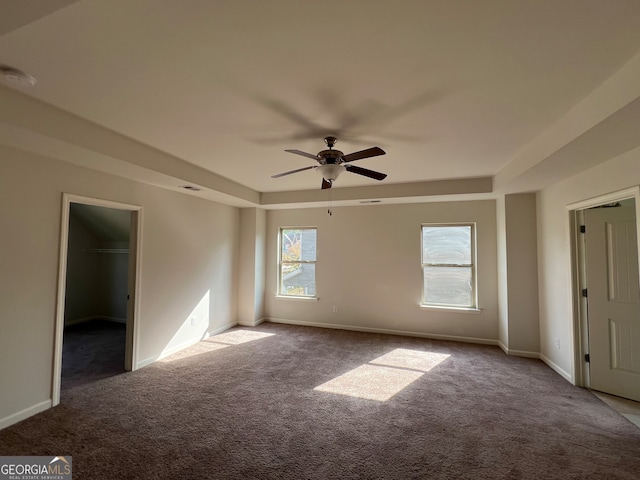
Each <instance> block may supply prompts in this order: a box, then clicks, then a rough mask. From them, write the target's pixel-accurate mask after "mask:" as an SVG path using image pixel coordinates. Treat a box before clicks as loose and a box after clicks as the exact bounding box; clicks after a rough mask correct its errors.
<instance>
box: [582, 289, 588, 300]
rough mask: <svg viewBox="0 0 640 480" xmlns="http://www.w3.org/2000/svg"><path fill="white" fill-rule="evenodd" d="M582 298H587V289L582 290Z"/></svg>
mask: <svg viewBox="0 0 640 480" xmlns="http://www.w3.org/2000/svg"><path fill="white" fill-rule="evenodd" d="M582 296H583V297H585V298H586V297H587V289H586V288H583V289H582Z"/></svg>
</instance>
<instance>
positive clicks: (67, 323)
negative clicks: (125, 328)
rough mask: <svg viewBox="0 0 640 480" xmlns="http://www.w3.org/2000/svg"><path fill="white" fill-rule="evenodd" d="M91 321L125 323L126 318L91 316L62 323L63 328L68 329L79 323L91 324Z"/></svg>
mask: <svg viewBox="0 0 640 480" xmlns="http://www.w3.org/2000/svg"><path fill="white" fill-rule="evenodd" d="M93 320H106V321H108V322H115V323H127V319H126V318H117V317H105V316H103V315H92V316H90V317H82V318H75V319H73V320H69V321H67V322H65V323H64V326H65V327H70V326H71V325H78V324H80V323H87V322H91V321H93Z"/></svg>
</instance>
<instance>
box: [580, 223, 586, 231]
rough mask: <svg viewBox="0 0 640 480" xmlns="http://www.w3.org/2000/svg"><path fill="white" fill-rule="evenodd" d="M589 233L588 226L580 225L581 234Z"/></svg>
mask: <svg viewBox="0 0 640 480" xmlns="http://www.w3.org/2000/svg"><path fill="white" fill-rule="evenodd" d="M586 231H587V226H586V225H580V233H586Z"/></svg>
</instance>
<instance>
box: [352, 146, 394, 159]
mask: <svg viewBox="0 0 640 480" xmlns="http://www.w3.org/2000/svg"><path fill="white" fill-rule="evenodd" d="M385 153H387V152H385V151H384V150H382V149H381V148H380V147H371V148H367V149H366V150H360V151H359V152H354V153H350V154H349V155H345V156H344V157H342V160H343V161H344V162H353V161H354V160H361V159H363V158H369V157H377V156H378V155H384V154H385Z"/></svg>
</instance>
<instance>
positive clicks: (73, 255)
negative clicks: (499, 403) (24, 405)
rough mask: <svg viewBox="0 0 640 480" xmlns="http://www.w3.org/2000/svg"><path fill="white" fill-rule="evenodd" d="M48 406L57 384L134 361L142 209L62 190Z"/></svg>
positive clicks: (87, 378)
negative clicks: (56, 296) (64, 192)
mask: <svg viewBox="0 0 640 480" xmlns="http://www.w3.org/2000/svg"><path fill="white" fill-rule="evenodd" d="M62 203H63V205H62V223H61V229H60V232H61V235H60V236H61V239H60V262H59V272H58V275H59V276H58V302H57V309H56V330H55V332H56V335H55V345H54V355H55V358H54V372H53V392H52V399H53V405H57V404H59V403H60V395H61V390H62V388H63V387H64V388H67V387H73V386H77V385H81V384H83V383H87V382H92V381H96V380H99V379H101V378H105V377H108V376H112V375H116V374H118V373H122V372H125V371H131V370H134V369H135V366H136V362H137V360H136V358H137V357H136V353H137V348H136V347H137V322H136V317H137V302H136V292H137V290H138V288H137V286H138V283H139V281H138V272H139V271H140V268H139V259H140V255H139V253H140V227H141V224H142V222H141V214H142V209H141V207H139V206H135V205H126V204H121V203H117V202H110V201H106V200H99V199H92V198H86V197H79V196H75V195H69V194H64V195H63V202H62Z"/></svg>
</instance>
